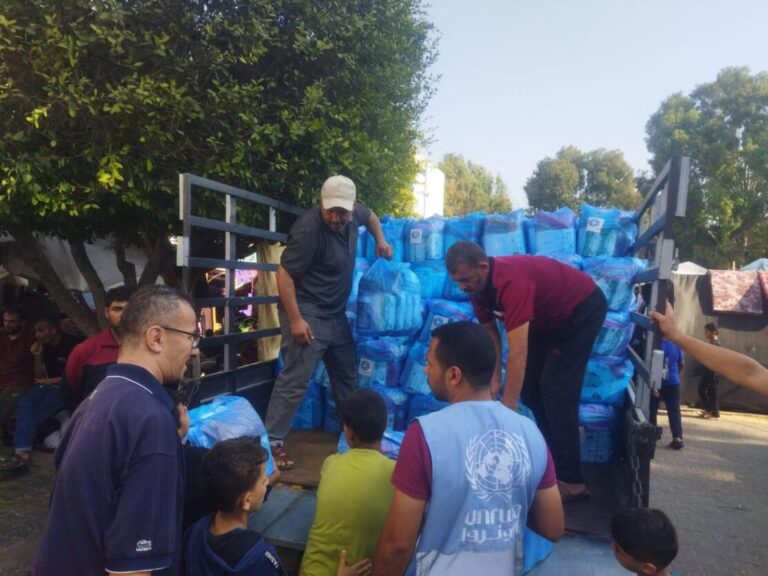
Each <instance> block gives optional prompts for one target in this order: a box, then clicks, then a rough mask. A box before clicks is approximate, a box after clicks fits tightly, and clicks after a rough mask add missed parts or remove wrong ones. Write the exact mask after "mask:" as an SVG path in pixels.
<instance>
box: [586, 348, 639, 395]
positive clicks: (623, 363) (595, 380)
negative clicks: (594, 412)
mask: <svg viewBox="0 0 768 576" xmlns="http://www.w3.org/2000/svg"><path fill="white" fill-rule="evenodd" d="M632 371H633V366H632V361H631V360H630V359H629V358H623V357H620V356H593V357H592V358H590V359H589V361H588V362H587V370H586V372H585V374H584V382H583V384H582V386H581V401H582V402H590V403H597V404H608V405H611V406H622V405H623V404H624V396H625V392H626V390H627V386H629V381H630V379H631V378H632Z"/></svg>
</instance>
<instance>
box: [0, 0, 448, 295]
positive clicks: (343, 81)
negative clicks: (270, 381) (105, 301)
mask: <svg viewBox="0 0 768 576" xmlns="http://www.w3.org/2000/svg"><path fill="white" fill-rule="evenodd" d="M435 57H436V51H435V41H434V39H433V33H432V26H431V24H429V23H428V22H427V21H426V20H425V18H424V13H423V9H422V6H421V0H383V1H381V2H372V1H370V0H358V1H342V0H327V1H324V2H317V1H313V0H277V1H275V0H175V1H164V0H133V1H131V2H125V1H123V0H98V1H96V0H71V1H69V2H58V1H55V0H35V1H29V0H5V1H4V2H3V3H2V5H0V230H6V231H10V232H11V234H13V235H14V236H17V239H18V240H20V241H21V240H22V239H23V240H24V241H26V242H32V243H34V236H33V235H32V234H33V233H42V234H53V235H58V236H61V237H63V238H66V239H68V240H70V241H72V242H74V243H75V244H77V243H79V242H83V241H85V240H89V239H92V238H94V237H106V236H110V237H113V238H114V239H115V243H116V252H117V255H118V260H119V255H120V253H121V252H122V251H123V250H124V247H125V245H127V244H137V245H139V246H142V247H144V248H145V249H146V250H147V252H148V253H151V254H153V255H155V257H156V259H165V260H166V261H167V260H168V259H169V258H171V257H172V251H171V250H170V247H169V245H168V243H167V238H168V235H169V234H171V233H173V232H176V231H177V230H178V221H177V220H178V217H177V214H178V208H177V202H178V201H177V195H178V192H177V181H178V173H180V172H193V173H196V174H199V175H202V176H206V177H209V178H213V179H216V180H220V181H223V182H226V183H228V184H232V185H235V186H240V187H243V188H247V189H250V190H254V191H257V192H259V193H262V194H265V195H267V196H271V197H274V198H279V199H281V200H284V201H287V202H291V203H296V204H299V205H302V206H307V205H310V204H312V203H314V202H315V201H316V199H317V193H318V189H319V186H320V184H321V183H322V181H323V180H324V179H325V178H326V177H327V176H328V175H330V174H332V173H344V174H347V175H349V176H350V177H351V178H353V180H355V181H356V183H357V185H358V190H359V194H360V197H361V199H363V200H364V201H366V202H367V203H368V204H369V205H371V207H372V208H374V209H376V210H379V211H382V212H383V211H389V210H390V208H394V209H397V207H398V206H400V205H401V204H407V202H406V201H404V200H403V199H402V198H400V196H401V195H402V194H403V192H402V191H404V190H408V187H409V186H408V185H409V184H410V182H411V181H412V178H413V176H414V174H415V172H416V170H417V166H416V163H415V159H414V152H415V148H416V143H417V141H418V140H419V138H420V133H419V129H418V124H419V119H420V116H421V113H422V112H423V110H424V107H425V105H426V103H427V101H428V99H429V97H430V96H431V93H432V87H431V80H432V79H431V76H430V73H429V66H430V65H431V63H432V62H433V60H434V58H435ZM83 252H84V251H83ZM31 255H32V254H31ZM37 256H38V257H39V256H40V253H38V254H37ZM166 263H167V262H166ZM122 264H125V262H122ZM83 265H84V266H85V267H87V263H83ZM150 268H151V271H152V272H154V277H153V276H152V272H151V273H150V274H148V275H147V277H146V278H142V279H140V280H141V281H146V282H154V280H155V277H156V275H157V272H158V271H159V270H160V269H161V266H160V265H159V264H156V265H153V266H151V267H150ZM125 270H126V274H128V276H130V266H127V267H125ZM134 281H135V279H134ZM45 282H46V284H47V285H49V284H51V283H54V284H55V279H52V278H46V279H45ZM49 288H50V286H49ZM99 290H100V289H99V287H95V291H96V292H97V293H98V292H99Z"/></svg>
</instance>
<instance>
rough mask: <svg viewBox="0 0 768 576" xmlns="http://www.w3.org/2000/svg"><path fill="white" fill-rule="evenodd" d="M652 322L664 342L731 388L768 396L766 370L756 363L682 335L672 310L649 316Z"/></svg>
mask: <svg viewBox="0 0 768 576" xmlns="http://www.w3.org/2000/svg"><path fill="white" fill-rule="evenodd" d="M651 320H653V321H654V322H655V323H656V324H657V325H658V327H659V330H660V331H661V333H662V334H664V337H665V338H668V339H669V340H671V341H672V342H674V343H675V344H677V345H678V346H680V348H682V350H683V352H685V353H686V354H687V355H688V356H690V357H691V358H695V359H696V361H697V362H699V363H700V364H702V365H703V366H704V367H705V368H708V369H710V370H712V371H713V372H716V373H717V374H719V375H720V376H722V377H723V378H727V379H728V380H730V381H731V382H733V383H734V384H738V385H739V386H744V388H749V389H750V390H753V391H754V392H757V393H758V394H762V395H763V396H768V368H766V367H765V366H763V365H762V364H760V363H759V362H757V361H756V360H755V359H753V358H750V357H749V356H747V355H745V354H740V353H739V352H734V351H733V350H728V349H727V348H722V347H720V346H713V345H712V344H711V343H709V342H704V341H702V340H699V339H697V338H694V337H693V336H688V335H687V334H683V333H682V332H681V331H680V330H679V328H678V327H677V325H676V324H675V311H674V310H673V309H672V306H669V305H668V306H667V309H666V312H665V313H664V314H661V313H659V312H656V311H653V312H651Z"/></svg>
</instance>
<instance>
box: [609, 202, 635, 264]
mask: <svg viewBox="0 0 768 576" xmlns="http://www.w3.org/2000/svg"><path fill="white" fill-rule="evenodd" d="M636 218H637V214H636V213H635V212H632V211H631V210H619V234H618V236H617V238H616V250H615V252H614V254H613V255H614V256H630V253H629V250H630V248H632V246H633V245H634V244H635V242H636V241H637V234H638V229H637V223H636V222H635V219H636Z"/></svg>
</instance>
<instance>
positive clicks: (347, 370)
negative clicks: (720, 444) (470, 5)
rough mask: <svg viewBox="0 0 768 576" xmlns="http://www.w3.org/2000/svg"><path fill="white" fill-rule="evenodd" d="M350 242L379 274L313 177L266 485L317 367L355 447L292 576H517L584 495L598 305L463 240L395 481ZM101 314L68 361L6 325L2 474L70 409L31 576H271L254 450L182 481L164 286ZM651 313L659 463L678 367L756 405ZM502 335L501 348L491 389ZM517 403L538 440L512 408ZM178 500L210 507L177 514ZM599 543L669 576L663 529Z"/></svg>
mask: <svg viewBox="0 0 768 576" xmlns="http://www.w3.org/2000/svg"><path fill="white" fill-rule="evenodd" d="M360 225H363V226H366V227H367V229H368V231H369V232H370V234H371V235H372V237H373V238H374V241H375V242H376V255H377V256H382V257H385V258H389V257H391V255H392V248H391V246H389V244H387V242H386V239H385V238H384V236H383V234H382V230H381V225H380V223H379V220H378V218H377V216H376V215H375V214H374V213H373V212H372V211H370V210H369V209H368V208H366V207H365V206H363V205H362V204H360V203H359V202H356V190H355V185H354V183H353V182H352V181H351V180H350V179H348V178H346V177H343V176H334V177H332V178H329V179H328V180H327V181H326V182H325V184H324V185H323V188H322V190H321V194H320V203H319V204H318V206H316V207H315V208H314V209H312V210H309V211H308V212H306V213H305V214H304V215H302V216H301V217H300V218H299V219H298V220H297V222H296V224H295V225H294V226H293V227H292V229H291V232H290V235H289V239H288V245H287V247H286V250H285V252H284V254H283V256H282V260H281V265H280V267H279V269H278V272H277V279H278V290H279V295H280V305H279V311H280V317H281V330H282V343H281V352H282V356H283V361H284V368H283V370H282V372H281V373H280V375H279V376H278V378H277V381H276V382H275V386H274V390H273V392H272V397H271V399H270V403H269V408H268V412H267V415H266V428H267V431H268V433H269V437H270V447H271V450H272V454H273V456H274V459H275V462H276V464H277V466H278V468H280V469H282V470H288V469H290V468H292V467H294V466H295V465H296V464H297V463H296V462H294V461H293V460H292V459H291V458H290V456H289V455H288V453H287V452H286V450H285V448H284V446H283V439H284V437H285V435H286V433H287V432H288V430H289V428H290V424H291V421H292V419H293V416H294V414H295V412H296V409H297V407H298V405H299V404H300V402H301V400H302V397H303V395H304V392H305V391H306V388H307V383H308V381H309V379H310V375H311V373H312V371H313V370H314V368H315V366H316V364H317V363H318V362H319V361H320V360H321V359H322V360H323V361H324V362H325V364H326V367H327V369H328V374H329V379H330V383H331V388H332V391H333V394H334V399H335V401H336V406H337V407H338V410H339V416H340V420H341V422H342V424H343V433H344V436H345V437H346V440H347V442H348V444H349V446H350V448H351V449H350V450H349V451H348V452H347V453H345V454H341V455H334V456H331V457H329V458H328V460H327V461H326V462H325V464H324V465H323V468H322V471H321V481H320V485H319V488H318V492H317V512H316V516H315V518H314V522H313V524H312V528H311V531H310V534H309V539H308V543H307V549H306V554H305V556H304V560H303V563H302V566H301V572H302V574H304V575H306V576H314V575H324V574H343V575H347V576H363V575H368V574H375V575H385V574H405V573H408V574H413V573H418V574H467V573H470V572H471V571H472V570H479V571H480V572H482V573H487V574H496V573H498V574H502V573H503V574H517V573H520V572H521V571H522V567H523V563H524V558H523V545H522V540H523V534H524V531H525V529H526V527H528V528H530V529H532V530H533V531H535V532H537V533H538V534H540V535H542V536H544V537H545V538H547V539H549V540H550V541H557V540H558V539H559V538H560V536H561V535H562V534H563V531H564V504H565V503H567V502H569V501H571V500H574V499H580V498H587V497H589V491H588V487H587V486H586V485H585V484H584V481H583V478H582V476H581V471H580V458H579V434H578V402H579V391H580V383H581V381H582V379H583V376H584V371H585V368H586V362H587V358H588V356H589V352H590V350H591V348H592V344H593V342H594V340H595V338H596V336H597V333H598V331H599V329H600V326H601V325H602V323H603V320H604V318H605V314H606V301H605V297H604V296H603V294H602V292H601V290H600V289H599V288H598V287H597V286H596V285H595V283H594V281H593V280H592V279H591V278H590V277H589V276H588V275H586V274H583V273H581V272H579V271H577V270H575V269H572V268H570V267H568V266H566V265H563V264H561V263H559V262H556V261H555V260H551V259H548V258H544V257H539V256H508V257H498V258H491V257H488V256H486V254H485V253H484V252H483V250H482V249H481V248H480V247H479V246H478V245H476V244H473V243H471V242H458V243H456V244H454V245H453V246H452V247H451V248H450V250H449V251H448V253H447V255H446V265H447V268H448V271H449V273H450V275H451V278H452V279H453V280H454V281H456V282H457V283H458V285H459V287H460V288H461V289H462V290H464V291H465V292H466V293H467V294H468V295H469V296H470V299H471V302H472V305H473V307H474V310H475V314H476V316H477V318H478V320H479V322H478V323H473V322H466V321H462V322H454V323H449V324H445V325H443V326H440V327H438V328H436V329H435V330H433V331H432V339H431V342H430V345H429V351H428V354H427V362H426V365H425V368H424V371H425V373H426V376H427V381H428V384H429V388H430V390H431V391H432V394H433V395H434V396H435V398H436V399H437V400H440V401H444V402H447V403H448V404H449V405H448V406H447V407H446V408H444V409H442V410H440V411H437V412H434V413H431V414H428V415H425V416H420V417H418V418H416V419H415V420H414V421H413V422H411V423H410V425H409V427H408V429H407V431H406V433H405V437H404V440H403V443H402V446H401V449H400V454H399V457H398V460H397V462H396V463H395V462H393V461H391V460H388V459H387V458H385V457H384V456H383V455H382V454H381V441H382V435H383V433H384V430H385V427H386V421H387V413H386V407H385V406H384V403H383V401H382V399H381V397H379V396H378V395H377V394H376V393H374V392H371V391H368V390H356V373H355V346H354V340H353V338H352V334H351V331H350V327H349V324H348V321H347V319H346V317H345V315H344V309H345V303H346V301H347V298H348V296H349V291H350V284H351V278H352V269H353V266H354V254H355V246H356V235H357V230H358V226H360ZM104 314H105V317H106V321H107V328H106V329H105V330H104V331H103V332H101V333H99V334H97V335H95V336H92V337H91V338H88V339H87V340H85V341H84V342H81V343H79V344H77V343H76V341H75V340H73V339H72V338H71V337H70V336H68V335H67V334H66V333H64V332H63V331H62V330H61V328H60V325H59V323H58V322H57V321H56V320H55V319H52V318H47V317H42V318H37V319H35V321H34V322H30V323H28V322H27V320H26V319H25V317H24V315H23V314H22V313H21V312H20V311H19V310H17V309H14V308H7V309H6V310H5V311H4V314H3V327H4V330H3V332H2V334H0V419H1V420H2V422H3V423H5V422H7V421H8V417H9V415H11V414H12V413H15V415H16V435H15V445H14V455H13V456H12V462H8V463H7V464H17V463H19V462H23V461H25V460H28V459H29V458H30V457H31V454H32V445H33V442H34V439H35V436H36V434H37V431H38V429H39V428H40V426H41V425H42V424H43V423H44V422H45V421H46V420H48V419H50V418H51V417H56V416H57V415H60V414H62V413H65V411H71V413H72V416H71V418H70V419H69V421H68V422H67V425H66V430H65V432H64V434H63V436H62V439H61V442H60V445H59V446H58V449H57V451H56V456H55V466H56V476H55V480H54V485H53V489H52V493H51V498H50V510H49V515H48V520H47V524H46V529H45V533H44V535H43V538H42V541H41V544H40V548H39V550H38V553H37V555H36V558H35V560H34V563H33V565H32V567H31V574H34V575H41V576H45V575H49V574H56V575H63V576H66V575H68V574H73V575H74V574H78V575H81V574H103V573H104V572H105V571H106V572H107V573H120V574H149V573H152V572H157V573H164V574H179V573H188V574H195V575H197V574H278V575H279V574H284V573H285V569H284V568H283V566H282V564H281V561H280V559H279V557H278V554H277V551H276V550H275V548H274V547H273V546H272V545H270V544H269V543H267V542H266V541H265V540H264V538H263V537H262V536H261V535H259V534H258V533H256V532H254V531H252V530H250V529H249V528H248V516H249V514H251V513H253V512H256V511H258V509H259V508H260V506H261V505H262V503H263V501H264V499H265V496H266V494H267V492H268V490H269V480H268V478H267V476H266V466H265V462H266V458H267V454H266V453H265V451H264V449H263V448H262V447H261V445H260V444H259V441H258V440H257V439H254V438H248V437H242V438H235V439H230V440H224V441H222V442H220V443H218V444H217V445H216V446H214V448H213V449H212V450H210V452H207V453H206V454H205V455H204V456H203V457H202V458H200V456H201V455H200V454H198V455H197V456H196V458H197V464H196V465H189V462H188V460H189V456H188V455H186V454H185V450H184V447H183V446H182V443H181V441H180V439H181V438H183V437H184V436H185V434H186V430H187V428H188V417H187V412H186V406H185V403H184V402H182V401H180V399H179V397H178V396H177V391H178V388H179V383H180V381H181V380H182V378H183V376H184V374H185V371H186V369H187V365H188V362H189V360H190V358H192V357H193V356H195V355H197V354H198V348H197V347H198V344H199V341H200V337H201V335H200V333H199V332H198V322H197V316H196V313H195V310H194V306H193V303H192V301H191V300H190V299H189V298H188V297H187V296H186V295H185V294H183V293H181V292H179V291H177V290H175V289H172V288H169V287H165V286H149V287H144V288H142V289H140V290H138V291H137V292H135V293H134V294H130V293H128V292H127V291H125V290H124V289H117V290H114V291H111V292H110V293H109V294H108V298H107V303H106V308H105V310H104ZM651 317H652V319H653V320H654V322H655V323H656V324H657V326H658V328H659V330H660V331H661V332H662V334H663V335H664V337H665V341H664V344H663V349H664V351H665V354H666V356H667V363H666V366H665V373H664V382H663V385H662V388H661V390H659V391H658V396H657V397H656V398H654V402H653V403H652V416H653V418H655V413H656V409H657V407H658V402H659V401H661V400H663V401H664V402H665V403H666V405H667V409H668V413H669V418H670V427H671V429H672V434H673V441H672V446H673V447H674V448H681V447H682V446H683V433H682V426H681V422H680V411H679V382H680V378H679V375H680V372H681V371H682V370H683V367H684V361H683V354H682V352H681V350H682V351H684V352H685V353H686V354H688V355H689V356H691V357H694V358H696V359H697V360H698V361H699V362H701V363H702V364H704V365H705V366H706V367H707V368H708V369H709V370H710V373H711V374H712V375H713V376H712V377H711V378H710V379H709V380H708V383H707V386H703V392H702V393H703V395H705V396H706V398H707V401H708V402H709V403H708V404H705V410H707V413H708V414H710V415H711V416H716V415H717V400H716V396H715V397H714V398H713V393H712V390H713V389H714V390H715V392H716V389H717V382H716V379H715V377H714V374H717V373H721V374H723V375H724V376H726V377H728V378H730V379H731V380H733V381H735V382H738V383H742V384H744V385H746V386H748V387H751V388H753V389H758V390H761V391H763V392H764V393H766V391H768V384H767V382H768V377H767V376H766V374H768V372H766V370H765V368H763V367H761V366H760V365H759V364H757V363H755V362H754V361H750V359H748V358H746V357H742V356H741V355H738V354H737V353H735V352H732V351H728V350H726V349H724V348H718V347H715V346H712V345H711V344H710V343H703V342H701V341H699V340H696V339H694V338H691V337H690V336H686V335H684V334H682V333H680V331H679V330H678V329H677V327H676V326H675V323H674V317H673V313H672V311H671V308H670V309H669V310H668V311H667V313H666V314H659V313H656V312H653V313H651ZM497 320H499V321H501V323H502V324H503V330H502V331H501V333H500V332H499V329H498V328H497ZM708 331H709V332H713V333H714V334H715V335H716V332H717V331H716V328H715V329H714V330H713V329H712V327H709V326H708ZM502 339H504V340H506V343H507V345H508V346H509V355H508V361H507V364H506V366H505V374H506V375H505V378H504V381H502V370H501V368H502V366H501V358H502V355H501V349H502ZM710 341H712V339H710ZM713 382H714V383H713ZM497 399H500V402H499V401H497ZM519 399H522V400H523V401H524V402H525V403H526V405H528V406H529V407H530V408H531V409H532V411H533V413H534V415H535V418H536V422H535V423H534V421H533V420H531V419H529V418H526V417H524V416H521V415H520V414H518V413H517V411H516V410H514V409H515V408H516V407H517V404H518V400H519ZM675 406H676V407H677V408H676V409H675ZM191 487H194V489H192V488H191ZM193 493H194V494H195V495H196V496H197V495H204V496H205V497H206V500H207V502H208V504H207V505H199V503H195V502H193V500H194V499H192V498H190V495H191V494H193ZM198 493H199V494H198ZM371 494H376V498H375V499H372V498H371ZM611 528H612V533H613V538H614V549H615V554H616V557H617V559H618V561H619V562H620V563H621V564H622V566H624V567H625V568H627V569H629V570H631V571H634V572H636V573H637V574H668V573H669V572H668V565H669V563H670V562H671V561H672V559H673V558H674V556H675V554H676V552H677V539H676V535H675V532H674V527H672V525H671V523H670V522H669V519H668V518H667V517H666V516H665V515H664V514H663V513H662V512H659V511H655V510H631V511H625V512H621V513H619V514H618V515H617V516H616V517H615V518H614V519H613V524H612V527H611Z"/></svg>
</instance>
